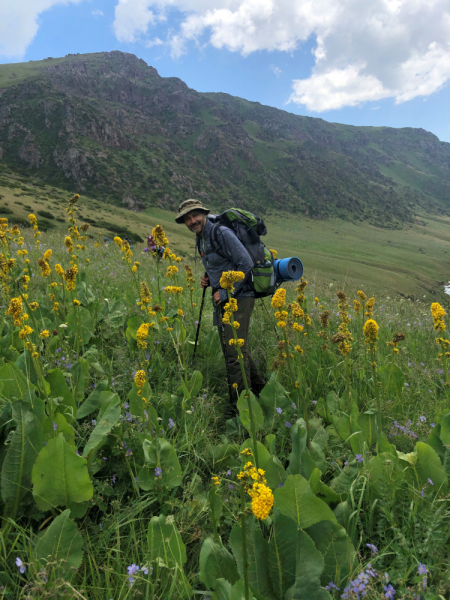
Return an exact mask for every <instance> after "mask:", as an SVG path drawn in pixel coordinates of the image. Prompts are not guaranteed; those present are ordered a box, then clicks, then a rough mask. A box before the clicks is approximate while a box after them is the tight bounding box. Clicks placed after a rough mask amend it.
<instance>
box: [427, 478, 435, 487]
mask: <svg viewBox="0 0 450 600" xmlns="http://www.w3.org/2000/svg"><path fill="white" fill-rule="evenodd" d="M428 483H429V484H430V485H434V483H433V482H432V481H431V479H430V478H429V477H428Z"/></svg>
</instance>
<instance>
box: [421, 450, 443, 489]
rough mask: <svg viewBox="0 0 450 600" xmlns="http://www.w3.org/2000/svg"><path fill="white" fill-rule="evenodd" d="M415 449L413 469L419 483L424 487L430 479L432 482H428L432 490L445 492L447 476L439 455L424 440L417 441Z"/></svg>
mask: <svg viewBox="0 0 450 600" xmlns="http://www.w3.org/2000/svg"><path fill="white" fill-rule="evenodd" d="M415 450H416V454H417V462H416V464H415V470H416V473H417V477H418V480H419V484H420V485H421V486H422V487H425V486H426V485H427V484H429V481H428V480H429V479H430V480H431V481H432V482H433V485H431V484H429V487H430V489H431V490H432V491H436V492H437V491H439V492H440V493H445V492H446V491H447V488H448V477H447V473H446V472H445V469H444V467H443V465H442V463H441V461H440V459H439V456H438V455H437V454H436V452H435V451H434V450H433V448H432V447H431V446H429V445H428V444H425V442H417V444H416V448H415Z"/></svg>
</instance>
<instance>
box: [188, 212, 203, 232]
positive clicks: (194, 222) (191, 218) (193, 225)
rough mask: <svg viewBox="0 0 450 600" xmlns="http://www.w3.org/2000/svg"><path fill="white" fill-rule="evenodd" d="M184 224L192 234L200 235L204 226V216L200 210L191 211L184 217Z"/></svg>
mask: <svg viewBox="0 0 450 600" xmlns="http://www.w3.org/2000/svg"><path fill="white" fill-rule="evenodd" d="M184 223H185V225H186V227H187V228H188V229H189V230H190V231H192V233H197V234H202V233H203V229H204V228H205V225H206V214H205V213H204V212H203V211H202V210H191V212H189V213H188V214H187V215H186V216H185V217H184Z"/></svg>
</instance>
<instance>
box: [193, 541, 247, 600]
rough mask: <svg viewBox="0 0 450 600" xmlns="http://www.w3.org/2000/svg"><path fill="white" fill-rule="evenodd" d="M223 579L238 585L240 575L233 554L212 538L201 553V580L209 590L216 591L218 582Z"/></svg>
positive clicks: (203, 546)
mask: <svg viewBox="0 0 450 600" xmlns="http://www.w3.org/2000/svg"><path fill="white" fill-rule="evenodd" d="M219 578H223V579H225V580H226V581H228V582H229V583H231V584H234V583H236V581H237V580H238V579H239V574H238V571H237V568H236V564H235V562H234V558H233V557H232V556H231V554H230V553H229V552H228V550H226V548H224V547H223V546H222V544H219V543H216V542H214V540H213V539H212V538H206V540H205V541H204V542H203V545H202V549H201V551H200V580H201V581H202V582H203V583H204V584H205V585H206V587H207V588H209V589H212V590H213V589H214V588H215V585H216V580H217V579H219Z"/></svg>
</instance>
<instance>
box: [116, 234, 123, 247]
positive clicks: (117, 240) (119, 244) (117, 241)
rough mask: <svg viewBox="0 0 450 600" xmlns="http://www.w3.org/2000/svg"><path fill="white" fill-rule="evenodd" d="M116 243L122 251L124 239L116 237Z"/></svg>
mask: <svg viewBox="0 0 450 600" xmlns="http://www.w3.org/2000/svg"><path fill="white" fill-rule="evenodd" d="M114 242H115V244H116V245H117V246H118V247H119V248H120V249H122V245H123V241H122V238H120V237H119V236H118V235H116V237H115V238H114Z"/></svg>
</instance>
